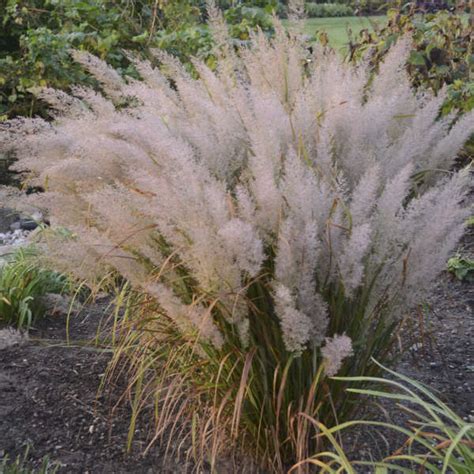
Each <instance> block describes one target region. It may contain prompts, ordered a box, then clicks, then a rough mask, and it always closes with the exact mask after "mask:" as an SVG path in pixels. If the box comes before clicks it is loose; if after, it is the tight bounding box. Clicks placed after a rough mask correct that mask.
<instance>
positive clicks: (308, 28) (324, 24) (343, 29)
mask: <svg viewBox="0 0 474 474" xmlns="http://www.w3.org/2000/svg"><path fill="white" fill-rule="evenodd" d="M385 20H386V17H385V16H369V17H360V16H346V17H334V18H309V19H308V20H306V21H305V24H304V29H303V31H304V33H306V34H308V35H313V34H315V33H317V32H319V33H320V32H322V31H324V32H326V33H327V34H328V36H329V41H330V43H331V45H332V46H333V47H334V48H335V49H340V48H342V47H344V45H345V44H346V43H347V40H348V36H347V29H348V28H350V29H351V30H352V32H353V33H354V34H357V33H358V32H359V31H361V30H363V29H364V28H369V29H372V24H373V22H377V23H379V24H382V23H383V22H385Z"/></svg>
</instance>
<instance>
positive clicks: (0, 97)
mask: <svg viewBox="0 0 474 474" xmlns="http://www.w3.org/2000/svg"><path fill="white" fill-rule="evenodd" d="M245 3H246V2H244V3H243V4H239V5H238V6H232V7H230V8H229V9H228V10H227V11H226V20H227V22H228V23H229V24H230V28H231V35H232V36H233V37H235V38H236V39H238V40H247V39H248V37H249V34H250V31H251V30H254V29H255V28H256V27H259V28H262V29H263V30H264V31H271V28H272V24H271V23H272V22H271V16H270V13H271V12H272V11H273V9H274V8H275V7H276V3H274V2H261V3H262V8H260V7H257V6H248V5H246V4H245ZM248 3H249V4H250V5H252V2H248ZM253 3H255V2H253ZM0 12H2V13H1V14H0V22H1V24H2V31H1V32H0V120H2V119H3V120H5V119H6V118H10V117H14V116H18V115H26V116H32V115H34V114H37V113H43V112H44V111H45V109H44V107H43V104H41V103H37V101H36V98H35V96H34V95H33V94H32V90H33V89H34V88H36V87H54V88H57V89H63V90H68V89H69V88H70V87H71V86H72V85H76V86H77V85H92V86H96V85H97V84H95V83H94V82H93V80H92V79H91V78H90V76H89V75H87V74H86V73H85V71H84V70H83V68H81V67H80V66H78V65H77V64H76V63H74V61H72V59H71V57H70V54H69V52H70V50H71V49H79V50H87V51H89V52H91V53H94V54H95V55H97V56H99V57H100V58H102V59H105V60H106V61H107V62H108V63H109V64H111V65H112V66H113V67H114V68H115V69H117V70H118V71H119V72H120V73H121V74H126V75H130V76H132V77H134V76H135V71H134V69H133V67H131V65H130V63H129V62H128V60H127V58H126V55H125V53H124V50H129V51H133V52H138V53H140V54H141V55H145V56H149V49H150V48H151V47H158V48H162V49H165V50H167V51H168V52H170V53H171V54H174V55H176V56H178V57H179V58H180V60H181V61H184V62H188V61H189V58H190V57H198V58H200V59H204V60H205V61H206V62H207V63H208V65H210V66H212V64H213V63H214V58H213V56H212V44H213V43H212V37H211V34H210V32H209V29H208V28H207V26H206V25H205V24H204V23H203V20H204V19H205V16H206V12H205V2H202V1H197V0H177V1H173V2H155V1H154V0H134V1H130V0H119V1H110V0H90V1H87V2H85V1H82V0H61V1H59V0H0Z"/></svg>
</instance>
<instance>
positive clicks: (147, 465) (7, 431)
mask: <svg viewBox="0 0 474 474" xmlns="http://www.w3.org/2000/svg"><path fill="white" fill-rule="evenodd" d="M104 310H105V305H98V306H94V307H93V308H91V309H90V310H88V311H86V312H82V313H81V314H79V315H78V316H77V317H73V318H71V325H70V328H69V333H70V336H71V340H70V345H69V346H68V345H67V344H66V342H65V339H66V318H65V317H64V315H63V316H62V317H50V318H48V319H46V320H44V321H43V322H42V323H41V326H40V327H38V328H37V329H36V330H32V331H31V334H30V341H29V342H28V343H26V344H24V345H21V346H19V347H10V348H8V349H4V350H2V351H0V460H1V458H2V452H3V454H8V455H9V458H10V459H14V458H16V456H18V455H23V454H24V452H25V446H26V445H29V446H30V449H29V455H28V459H29V462H28V463H27V464H28V465H29V466H30V467H33V468H35V467H37V466H39V465H40V464H41V460H42V459H43V457H44V456H48V458H49V459H50V460H52V461H58V462H59V463H61V465H62V467H61V469H60V472H71V473H86V472H90V473H151V472H153V473H154V472H160V473H166V472H169V473H176V472H184V471H185V469H184V467H182V468H180V467H178V466H176V465H175V464H174V463H173V462H172V460H170V459H167V461H166V465H164V462H163V452H162V450H160V448H159V447H156V448H155V449H152V450H151V451H150V453H149V454H148V455H147V456H146V457H143V456H142V455H141V452H142V451H143V450H144V448H145V447H146V440H147V435H146V433H145V429H144V428H145V426H142V427H141V429H142V431H143V432H140V431H137V432H136V433H135V438H134V444H133V449H132V453H131V454H126V453H125V450H124V448H125V446H126V442H127V434H128V428H129V424H128V423H129V416H130V412H129V410H128V409H127V406H126V404H122V405H120V406H119V408H117V409H116V410H115V412H114V416H113V418H112V416H111V410H112V408H113V407H114V405H115V403H116V401H117V399H118V397H119V396H120V395H121V394H122V393H123V391H124V386H109V387H107V393H108V395H107V396H99V397H98V388H99V384H100V382H101V380H102V378H103V376H104V372H105V369H106V366H107V363H108V361H109V359H110V354H109V353H107V352H105V353H104V352H101V351H99V350H97V349H96V348H95V347H94V345H92V344H87V343H86V341H87V340H90V339H93V338H94V337H95V335H96V330H97V327H98V323H99V321H100V319H101V318H102V317H103V314H104ZM144 424H145V425H146V420H145V423H144ZM182 466H184V464H183V465H182ZM0 470H1V469H0Z"/></svg>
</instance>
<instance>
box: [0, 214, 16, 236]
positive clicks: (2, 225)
mask: <svg viewBox="0 0 474 474" xmlns="http://www.w3.org/2000/svg"><path fill="white" fill-rule="evenodd" d="M19 219H20V216H19V215H18V213H17V212H15V211H14V210H13V209H9V208H0V232H8V231H9V230H10V226H11V225H12V224H13V223H14V222H17V221H18V220H19Z"/></svg>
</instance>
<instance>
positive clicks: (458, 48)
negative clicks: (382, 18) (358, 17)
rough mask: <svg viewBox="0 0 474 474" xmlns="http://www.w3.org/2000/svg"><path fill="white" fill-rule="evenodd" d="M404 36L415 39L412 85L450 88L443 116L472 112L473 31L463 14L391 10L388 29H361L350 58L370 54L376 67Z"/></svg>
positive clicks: (411, 61) (411, 71)
mask: <svg viewBox="0 0 474 474" xmlns="http://www.w3.org/2000/svg"><path fill="white" fill-rule="evenodd" d="M405 33H409V34H410V35H411V36H412V38H413V51H412V52H411V55H410V58H409V61H408V65H407V68H408V72H409V74H410V76H411V78H412V80H413V85H414V86H415V87H417V88H419V87H427V88H429V89H431V90H433V91H434V92H435V93H437V92H438V91H440V90H441V88H443V87H444V86H447V88H448V99H447V101H446V103H445V105H444V108H443V111H442V112H443V113H444V114H447V113H450V112H452V111H453V110H460V111H461V112H467V111H469V110H472V108H473V107H474V82H473V80H472V76H471V71H472V67H473V66H474V63H473V61H474V59H473V51H472V41H471V39H472V38H471V37H472V30H471V28H470V26H469V25H468V24H467V22H466V21H465V18H464V17H463V16H462V15H457V14H454V13H449V12H445V11H443V12H439V13H436V14H427V15H423V16H420V15H417V14H415V11H414V10H413V11H409V12H406V13H403V12H401V11H400V10H397V9H392V10H390V11H389V12H388V23H387V24H386V25H385V26H383V27H381V28H380V27H378V26H377V25H374V29H373V31H369V30H362V31H361V32H360V33H359V36H358V38H357V39H356V40H355V41H352V42H351V44H350V58H351V59H358V58H361V57H364V56H365V55H366V54H367V53H369V55H370V58H371V60H372V62H373V64H374V65H375V66H377V65H378V64H379V63H380V62H381V61H382V60H383V58H384V57H385V55H386V53H387V51H388V50H389V49H390V46H391V45H392V44H393V43H394V42H395V41H396V40H397V39H398V38H399V37H400V36H401V35H403V34H405Z"/></svg>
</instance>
